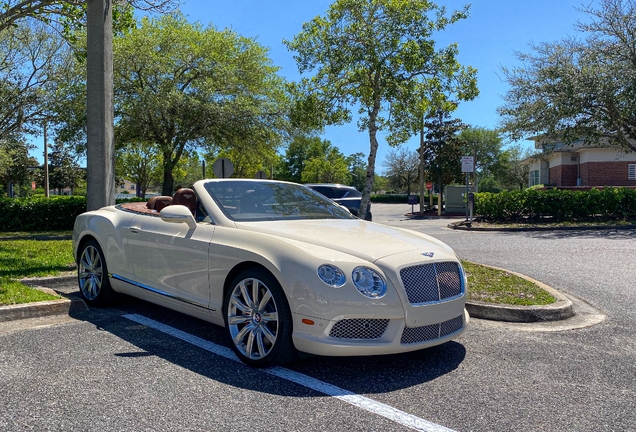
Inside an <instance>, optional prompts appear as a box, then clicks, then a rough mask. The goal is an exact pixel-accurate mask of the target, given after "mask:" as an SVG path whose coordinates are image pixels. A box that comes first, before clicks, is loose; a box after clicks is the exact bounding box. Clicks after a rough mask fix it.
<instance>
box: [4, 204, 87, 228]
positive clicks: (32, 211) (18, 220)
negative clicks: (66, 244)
mask: <svg viewBox="0 0 636 432" xmlns="http://www.w3.org/2000/svg"><path fill="white" fill-rule="evenodd" d="M0 208H2V211H1V212H0V227H1V228H0V230H2V231H58V230H71V229H73V223H74V222H75V218H76V217H77V215H79V214H80V213H83V212H85V211H86V198H85V197H75V196H53V197H50V198H24V199H18V198H15V199H11V198H2V199H0Z"/></svg>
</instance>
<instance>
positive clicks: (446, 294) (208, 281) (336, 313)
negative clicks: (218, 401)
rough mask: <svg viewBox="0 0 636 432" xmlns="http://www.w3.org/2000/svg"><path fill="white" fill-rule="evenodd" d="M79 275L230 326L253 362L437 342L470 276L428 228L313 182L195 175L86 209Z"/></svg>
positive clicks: (104, 295)
mask: <svg viewBox="0 0 636 432" xmlns="http://www.w3.org/2000/svg"><path fill="white" fill-rule="evenodd" d="M73 252H74V254H75V257H76V260H77V267H78V281H79V287H80V291H81V293H82V295H83V296H84V298H85V300H86V301H87V302H88V303H89V304H92V305H102V304H107V303H108V302H109V301H110V300H111V299H112V297H113V296H114V294H115V292H119V293H125V294H129V295H131V296H135V297H138V298H141V299H144V300H147V301H150V302H153V303H156V304H159V305H162V306H165V307H168V308H170V309H174V310H177V311H179V312H183V313H185V314H188V315H192V316H195V317H198V318H201V319H203V320H206V321H209V322H212V323H214V324H218V325H221V326H224V327H225V328H226V331H227V334H228V336H229V340H230V341H231V346H232V348H233V349H234V351H235V352H236V354H237V355H238V357H239V358H240V359H241V360H243V361H244V362H245V363H247V364H249V365H252V366H269V365H272V364H282V363H285V362H288V361H290V360H292V359H293V358H294V357H295V355H296V354H297V353H298V352H299V351H300V352H306V353H312V354H319V355H326V356H345V355H374V354H388V353H400V352H406V351H412V350H418V349H422V348H426V347H430V346H433V345H439V344H442V343H444V342H446V341H448V340H450V339H452V338H455V337H457V336H458V335H459V334H460V333H461V332H462V331H463V330H464V328H465V326H466V323H467V322H468V314H467V313H466V311H465V309H464V304H465V300H466V279H465V275H464V271H463V269H462V266H461V264H460V262H459V260H458V259H457V257H456V256H455V254H454V253H453V251H452V250H451V249H450V248H449V247H448V246H446V245H444V244H443V243H441V242H440V241H438V240H435V239H433V238H432V237H429V236H426V235H424V234H420V233H417V232H413V231H408V230H403V229H397V228H391V227H388V226H384V225H380V224H376V223H370V222H366V221H364V220H361V219H357V218H355V217H353V216H352V215H351V214H350V213H349V212H348V211H347V210H346V209H345V208H343V207H341V206H339V205H337V204H335V203H334V202H332V201H330V200H329V199H327V198H325V197H323V196H322V195H320V194H319V193H317V192H315V191H313V190H311V189H309V188H308V187H305V186H302V185H298V184H294V183H285V182H278V181H268V180H238V179H224V180H201V181H199V182H197V183H195V184H194V187H193V189H180V190H179V191H177V192H176V193H175V195H174V197H155V198H152V199H151V200H150V201H148V202H147V203H127V204H120V205H116V206H111V207H105V208H102V209H100V210H97V211H91V212H87V213H84V214H82V215H80V216H79V217H78V218H77V220H76V221H75V228H74V230H73Z"/></svg>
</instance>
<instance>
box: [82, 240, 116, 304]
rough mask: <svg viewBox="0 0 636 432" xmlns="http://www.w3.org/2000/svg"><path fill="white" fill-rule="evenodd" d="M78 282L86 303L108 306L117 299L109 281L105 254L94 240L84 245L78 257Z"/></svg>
mask: <svg viewBox="0 0 636 432" xmlns="http://www.w3.org/2000/svg"><path fill="white" fill-rule="evenodd" d="M77 282H78V284H79V289H80V293H81V294H82V297H83V298H84V301H85V302H86V303H88V304H89V305H92V306H106V305H108V304H110V303H111V302H112V301H113V299H114V297H115V292H114V291H113V289H112V287H111V286H110V281H109V280H108V269H107V268H106V260H105V259H104V253H103V252H102V248H101V247H100V246H99V243H97V241H95V240H94V239H91V240H89V241H87V242H86V243H84V245H83V246H82V249H81V250H80V253H79V255H78V259H77Z"/></svg>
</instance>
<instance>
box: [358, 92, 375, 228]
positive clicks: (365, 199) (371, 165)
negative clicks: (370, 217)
mask: <svg viewBox="0 0 636 432" xmlns="http://www.w3.org/2000/svg"><path fill="white" fill-rule="evenodd" d="M378 112H380V101H379V100H376V101H375V103H374V104H373V109H372V110H371V111H370V112H369V147H370V148H369V159H368V164H367V176H366V179H365V182H364V191H363V192H362V200H361V202H360V208H359V210H358V217H359V218H360V219H365V218H366V215H367V209H368V208H369V202H370V201H371V190H372V189H373V180H374V177H375V157H376V154H377V152H378V139H377V137H376V135H377V132H378V126H377V124H376V119H377V118H378Z"/></svg>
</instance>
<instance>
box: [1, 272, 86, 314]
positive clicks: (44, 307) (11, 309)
mask: <svg viewBox="0 0 636 432" xmlns="http://www.w3.org/2000/svg"><path fill="white" fill-rule="evenodd" d="M76 279H77V276H52V277H45V278H28V279H22V280H21V281H20V282H22V283H24V284H25V285H28V286H30V287H31V288H35V289H37V290H40V291H44V292H46V293H48V294H52V295H57V296H60V295H62V296H64V298H61V299H59V300H46V301H41V302H34V303H22V304H16V305H7V306H0V323H3V322H8V321H14V320H20V319H29V318H41V317H48V316H53V315H70V314H73V313H78V312H85V311H87V310H88V307H87V306H86V303H84V300H82V299H81V298H78V297H77V296H75V295H73V294H70V295H68V293H60V292H57V291H55V290H54V289H52V288H54V287H56V286H60V285H65V284H68V283H70V282H74V281H75V280H76Z"/></svg>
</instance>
